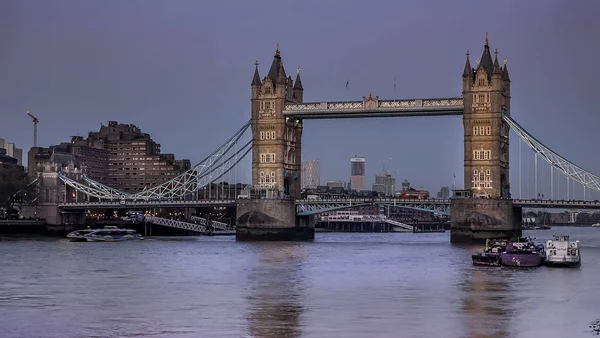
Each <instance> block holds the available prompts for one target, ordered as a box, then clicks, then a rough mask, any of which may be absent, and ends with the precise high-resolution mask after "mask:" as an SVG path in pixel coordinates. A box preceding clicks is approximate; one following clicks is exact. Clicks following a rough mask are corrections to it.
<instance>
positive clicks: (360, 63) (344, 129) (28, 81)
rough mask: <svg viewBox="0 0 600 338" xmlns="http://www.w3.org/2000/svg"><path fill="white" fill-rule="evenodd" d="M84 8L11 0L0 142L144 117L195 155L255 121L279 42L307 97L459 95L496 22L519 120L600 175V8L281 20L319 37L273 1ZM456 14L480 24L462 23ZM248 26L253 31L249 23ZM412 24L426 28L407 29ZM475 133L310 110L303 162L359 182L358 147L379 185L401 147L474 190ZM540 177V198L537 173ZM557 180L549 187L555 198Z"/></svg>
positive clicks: (457, 9)
mask: <svg viewBox="0 0 600 338" xmlns="http://www.w3.org/2000/svg"><path fill="white" fill-rule="evenodd" d="M345 3H346V2H344V4H345ZM75 4H76V2H69V1H63V2H54V3H45V2H36V1H20V2H16V1H7V2H3V3H2V4H0V19H1V20H0V22H3V23H4V25H5V27H6V30H5V31H9V32H11V34H9V35H5V36H4V37H3V38H2V41H3V42H4V44H5V45H6V46H7V48H6V52H5V55H4V57H3V59H2V61H1V62H0V73H2V74H3V76H0V91H2V92H3V93H4V95H5V97H6V98H7V99H5V100H2V102H1V103H0V114H1V117H2V119H3V121H10V123H2V124H1V125H0V137H3V138H6V139H10V140H12V141H13V142H15V143H16V144H19V145H20V146H21V147H22V148H23V149H25V150H27V149H29V147H30V146H31V145H32V133H33V126H32V125H31V120H30V119H29V118H28V117H27V116H26V115H25V111H26V110H30V111H31V112H32V113H34V114H35V115H36V116H38V117H39V118H40V124H39V126H38V145H39V146H49V145H50V144H58V143H59V142H60V141H62V140H65V139H66V138H67V137H69V136H70V135H72V134H78V135H85V134H87V132H88V131H91V130H94V129H96V128H97V126H98V124H99V123H100V122H102V121H107V120H118V121H119V122H121V123H133V124H136V125H139V126H140V127H141V128H142V129H144V130H147V132H148V133H150V134H151V135H152V136H153V138H155V139H156V140H157V142H159V143H161V144H162V145H163V148H164V150H165V151H166V152H171V153H175V155H176V157H177V158H190V159H191V162H192V163H196V162H197V161H198V160H200V159H201V158H203V157H204V156H206V155H207V154H208V153H210V152H211V151H212V150H213V149H214V148H215V147H216V146H217V145H218V144H220V143H222V142H223V141H224V140H225V139H226V138H227V137H228V136H229V135H230V134H231V133H232V132H233V131H235V130H237V129H238V128H239V126H241V125H242V124H243V123H244V122H245V121H246V120H247V119H248V118H249V92H250V90H249V83H250V81H251V79H252V71H253V63H254V60H255V59H258V60H259V69H260V71H261V74H265V72H266V71H267V69H268V63H269V61H270V58H271V56H272V53H273V51H274V49H275V45H276V43H280V48H281V53H282V56H283V57H284V59H285V60H286V64H287V65H288V68H290V69H289V71H291V70H292V69H294V68H296V67H295V66H296V65H297V64H300V66H301V67H300V68H301V73H302V79H303V84H304V87H305V90H306V93H305V100H306V101H321V100H340V101H343V100H357V99H360V98H361V97H362V96H367V95H368V94H369V93H370V92H372V93H373V95H379V96H380V97H382V98H412V97H436V96H438V97H444V96H455V95H460V92H461V78H460V75H461V72H462V68H463V66H464V59H465V56H464V54H465V52H466V50H467V49H470V50H471V53H472V59H471V61H472V62H473V63H474V62H475V58H477V57H479V55H480V53H481V49H482V47H483V41H484V35H485V32H486V31H489V37H490V45H491V47H492V49H495V48H498V49H499V52H500V57H501V58H503V57H504V56H506V57H507V58H508V66H509V68H510V71H511V78H512V79H513V83H514V86H513V88H512V111H513V116H514V117H515V119H516V120H518V121H519V123H521V124H522V125H523V126H524V127H526V128H527V129H528V130H530V131H531V132H532V133H533V134H534V135H536V137H538V138H539V139H540V140H541V141H542V142H545V143H547V144H548V145H549V146H550V147H552V148H553V149H554V150H556V151H557V152H558V153H560V154H563V155H564V156H565V157H567V158H568V159H569V160H571V161H572V162H574V163H577V164H579V165H581V166H582V167H584V168H586V169H588V170H590V171H592V172H595V173H600V160H597V159H595V158H594V157H590V156H588V154H589V153H591V152H593V148H592V147H591V146H590V144H589V143H587V142H586V140H589V139H593V137H594V136H595V129H594V125H595V124H596V123H597V121H596V119H597V118H596V117H595V116H594V114H590V112H593V111H594V110H595V109H594V108H595V107H593V103H594V101H593V98H594V97H595V93H596V92H597V89H598V85H597V84H596V82H595V76H594V74H593V72H590V71H588V70H587V65H586V63H585V62H580V61H579V60H578V59H579V57H580V56H579V54H578V53H582V52H583V51H585V53H591V54H592V55H595V54H597V53H598V51H599V50H598V49H599V47H598V46H597V45H594V44H589V41H593V38H594V36H595V35H596V34H597V33H598V26H597V25H593V24H591V22H592V21H591V20H593V18H592V17H591V16H590V15H588V14H587V13H592V12H593V10H594V8H597V5H596V4H592V3H589V4H583V3H578V4H577V5H568V6H567V5H566V4H564V3H562V2H559V1H556V2H549V1H544V2H529V3H527V4H519V3H517V2H508V3H505V4H503V5H502V6H500V7H498V8H496V6H493V5H485V4H477V5H475V6H470V5H469V6H467V5H465V4H453V5H449V4H446V3H443V2H442V3H440V5H439V6H438V8H440V11H439V12H440V13H444V14H443V15H440V16H437V15H431V16H429V17H430V19H431V20H432V22H433V21H436V22H438V23H439V25H436V26H435V27H440V25H445V26H446V27H447V29H445V30H440V29H439V28H435V29H433V28H432V29H427V28H426V26H427V24H426V23H422V22H417V21H416V18H417V17H418V18H419V19H422V16H416V15H414V16H415V19H412V18H411V16H412V15H410V13H413V14H417V13H421V14H423V13H422V9H421V7H422V6H421V7H417V5H416V4H414V3H407V4H403V5H402V10H403V12H404V13H405V14H406V15H405V19H404V20H401V21H397V20H393V18H394V15H393V14H392V13H393V12H394V11H395V10H399V9H400V6H399V5H397V4H395V3H391V2H387V3H386V2H378V3H377V4H374V5H373V6H375V7H384V8H388V9H389V11H383V12H389V13H382V14H379V15H381V17H379V18H377V17H368V18H367V19H368V20H367V22H365V21H364V20H362V19H363V17H362V16H363V13H362V10H360V7H361V6H339V4H337V5H336V3H335V2H333V1H332V2H330V3H327V4H320V6H323V13H329V12H332V11H334V10H343V11H344V13H345V15H346V21H348V22H347V23H344V24H343V25H335V24H332V23H331V22H335V20H333V19H331V20H330V19H328V18H327V17H326V14H323V13H322V14H320V15H319V16H317V17H314V15H313V14H314V12H313V11H311V10H310V8H311V3H307V4H295V5H294V9H295V10H296V14H295V15H294V16H293V17H292V16H290V17H282V18H276V19H273V20H276V23H278V24H280V25H284V24H287V21H288V20H289V19H294V18H295V19H296V20H297V21H300V22H303V21H305V20H307V19H308V18H309V17H310V18H311V23H312V24H313V25H312V26H311V28H312V29H310V30H307V31H306V33H305V34H304V28H303V25H301V24H299V25H292V26H291V27H289V28H290V29H287V28H286V29H285V30H283V29H282V30H281V31H275V32H273V31H272V30H271V29H268V27H271V26H272V25H273V23H267V22H266V21H265V20H263V18H264V15H263V14H260V12H261V8H260V6H252V5H247V4H242V5H241V6H240V9H241V11H240V12H243V13H244V14H243V15H241V14H239V13H232V15H231V16H227V17H224V18H220V19H219V21H217V20H216V19H215V18H212V17H210V16H209V15H207V14H205V13H209V12H211V11H222V10H225V9H224V7H223V5H222V4H210V5H208V6H202V5H197V4H188V5H187V6H183V5H180V6H173V5H170V6H169V5H166V4H161V3H158V2H157V3H156V6H143V7H141V6H136V5H133V4H131V3H130V4H126V3H117V2H106V3H103V4H102V5H98V4H93V3H89V4H78V5H75ZM315 4H316V3H315ZM279 7H281V8H280V9H279V10H281V13H284V12H286V11H288V12H289V9H290V8H288V7H286V6H285V5H284V6H279ZM341 7H344V9H341ZM100 8H101V9H102V10H99V9H100ZM533 8H535V9H536V11H535V12H533V13H535V14H532V11H531V9H533ZM207 9H209V10H208V11H207ZM491 10H494V12H495V15H496V16H497V17H498V20H495V21H494V22H488V20H487V19H486V18H485V16H482V17H478V16H473V17H471V15H470V14H469V13H474V12H482V13H484V12H489V11H491ZM449 13H451V14H452V15H448V14H449ZM247 14H254V15H247ZM50 17H52V20H50V19H49V18H50ZM92 17H95V18H96V19H95V20H91V19H90V18H92ZM147 17H152V18H156V20H155V21H152V22H150V21H148V20H147V19H146V18H147ZM199 17H200V18H202V19H203V20H197V19H198V18H199ZM249 17H252V19H250V18H249ZM454 20H459V21H462V22H469V25H460V27H455V26H458V25H452V24H451V23H452V22H454ZM330 21H331V22H330ZM521 21H523V22H526V23H527V24H526V25H524V24H523V25H521V24H519V22H521ZM108 22H110V23H111V25H110V26H108V24H107V23H108ZM234 22H235V23H236V25H232V24H231V23H234ZM504 22H514V24H512V25H505V24H504ZM25 23H27V24H25ZM84 23H85V24H84ZM588 23H589V24H588ZM238 25H244V26H245V27H250V28H249V29H247V31H240V29H237V28H235V27H239V26H238ZM411 25H414V26H415V27H421V28H420V29H418V30H410V29H408V30H407V28H409V27H411ZM227 26H232V27H234V28H231V29H224V27H227ZM286 27H288V26H286ZM341 27H343V28H341ZM392 28H393V29H392ZM216 32H219V34H216ZM300 32H303V34H299V33H300ZM321 32H326V34H324V35H323V36H320V35H321V34H320V33H321ZM250 37H252V38H250ZM532 41H535V42H536V43H535V44H532V43H531V42H532ZM73 42H76V43H73ZM390 42H391V43H390ZM405 46H410V47H409V48H406V47H405ZM159 47H160V48H159ZM105 50H107V51H109V52H106V51H105ZM375 62H376V63H375ZM549 70H551V72H549ZM223 72H225V73H223ZM548 73H551V74H548ZM556 78H560V79H564V80H562V81H553V79H556ZM394 79H395V80H394ZM346 84H348V85H347V86H346ZM565 84H568V85H565ZM557 98H559V99H557ZM548 121H549V123H548ZM565 126H569V128H565ZM357 135H359V136H360V137H357ZM462 137H463V135H462V122H461V119H460V118H458V117H435V118H393V119H365V120H360V121H357V120H325V121H306V123H305V127H304V135H303V159H310V158H321V159H323V158H328V160H327V162H325V161H323V164H322V168H321V177H322V181H324V182H326V181H329V180H338V179H341V180H347V179H348V178H347V177H344V176H342V177H340V175H341V174H342V175H343V173H345V172H347V169H346V168H347V160H346V159H347V158H349V157H351V156H353V155H354V154H355V153H360V154H362V156H365V157H367V158H368V162H369V163H370V164H371V165H369V164H368V165H367V169H366V170H367V171H366V179H367V182H366V185H367V186H370V185H371V184H372V182H370V181H372V179H373V177H374V175H375V174H376V173H377V172H378V170H379V167H380V163H383V162H384V161H385V160H386V159H387V158H389V157H392V158H394V159H395V160H394V162H393V165H392V167H393V169H398V170H399V174H397V175H396V178H397V179H399V180H403V179H405V178H407V179H409V181H411V183H413V185H414V186H424V187H425V188H426V189H428V190H430V191H431V192H432V193H434V192H436V191H437V190H438V189H439V187H440V186H443V185H452V184H451V183H452V182H453V175H454V174H456V175H457V177H458V179H457V180H456V185H457V186H458V187H462V186H463V182H462V175H461V173H462V166H463V163H462V160H463V159H462V151H463V149H462ZM511 138H512V139H511V141H512V142H511V143H512V145H511V164H512V166H511V183H512V193H513V195H517V194H518V192H519V189H518V188H517V187H518V186H519V183H520V182H519V175H518V174H517V173H516V172H515V170H516V169H517V162H516V160H515V159H516V156H517V154H518V140H517V138H516V137H515V136H514V134H513V135H511ZM190 140H192V141H193V140H200V142H190ZM415 140H416V141H418V142H415ZM592 143H593V142H592ZM523 149H524V150H523V151H524V152H526V150H525V146H523ZM396 159H398V160H397V162H396ZM532 163H533V160H532V158H531V157H530V158H529V160H528V162H527V163H525V162H523V163H522V167H523V168H522V169H523V171H525V170H526V164H527V165H529V166H530V167H532V166H533V165H532ZM540 165H542V164H541V161H540ZM242 168H243V170H242V169H240V170H238V172H239V173H240V174H241V175H246V178H244V179H243V180H245V181H249V180H250V164H249V160H246V161H244V163H243V166H242ZM530 171H531V170H530ZM546 175H548V171H546ZM527 181H528V183H529V185H528V190H529V191H530V195H531V192H532V190H533V184H532V183H531V182H530V180H527ZM548 185H549V184H548V183H547V182H546V183H544V184H543V185H541V186H540V187H539V189H540V190H543V191H544V193H545V195H546V196H549V195H550V194H549V192H548ZM563 185H564V182H563ZM578 188H579V192H578V194H579V195H581V196H582V194H581V192H580V191H581V189H580V187H578ZM562 193H563V194H564V187H563V189H562ZM592 196H594V195H592ZM596 196H597V195H596Z"/></svg>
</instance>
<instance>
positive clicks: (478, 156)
mask: <svg viewBox="0 0 600 338" xmlns="http://www.w3.org/2000/svg"><path fill="white" fill-rule="evenodd" d="M491 158H492V151H491V150H473V159H474V160H489V159H491Z"/></svg>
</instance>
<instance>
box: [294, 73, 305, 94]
mask: <svg viewBox="0 0 600 338" xmlns="http://www.w3.org/2000/svg"><path fill="white" fill-rule="evenodd" d="M303 99H304V88H302V80H300V66H298V69H296V81H295V82H294V100H295V101H296V102H297V103H302V100H303Z"/></svg>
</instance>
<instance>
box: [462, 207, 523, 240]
mask: <svg viewBox="0 0 600 338" xmlns="http://www.w3.org/2000/svg"><path fill="white" fill-rule="evenodd" d="M521 214H522V210H521V207H516V206H514V205H513V202H512V200H504V199H483V198H466V199H458V198H456V199H452V202H451V205H450V242H451V243H485V240H486V239H489V238H504V239H509V240H514V239H516V238H517V237H520V236H521V235H522V228H521V222H522V216H521Z"/></svg>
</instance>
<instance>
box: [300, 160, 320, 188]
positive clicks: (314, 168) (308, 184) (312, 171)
mask: <svg viewBox="0 0 600 338" xmlns="http://www.w3.org/2000/svg"><path fill="white" fill-rule="evenodd" d="M320 185H321V166H320V164H319V160H310V161H302V188H303V189H304V188H309V189H314V188H316V187H318V186H320Z"/></svg>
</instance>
